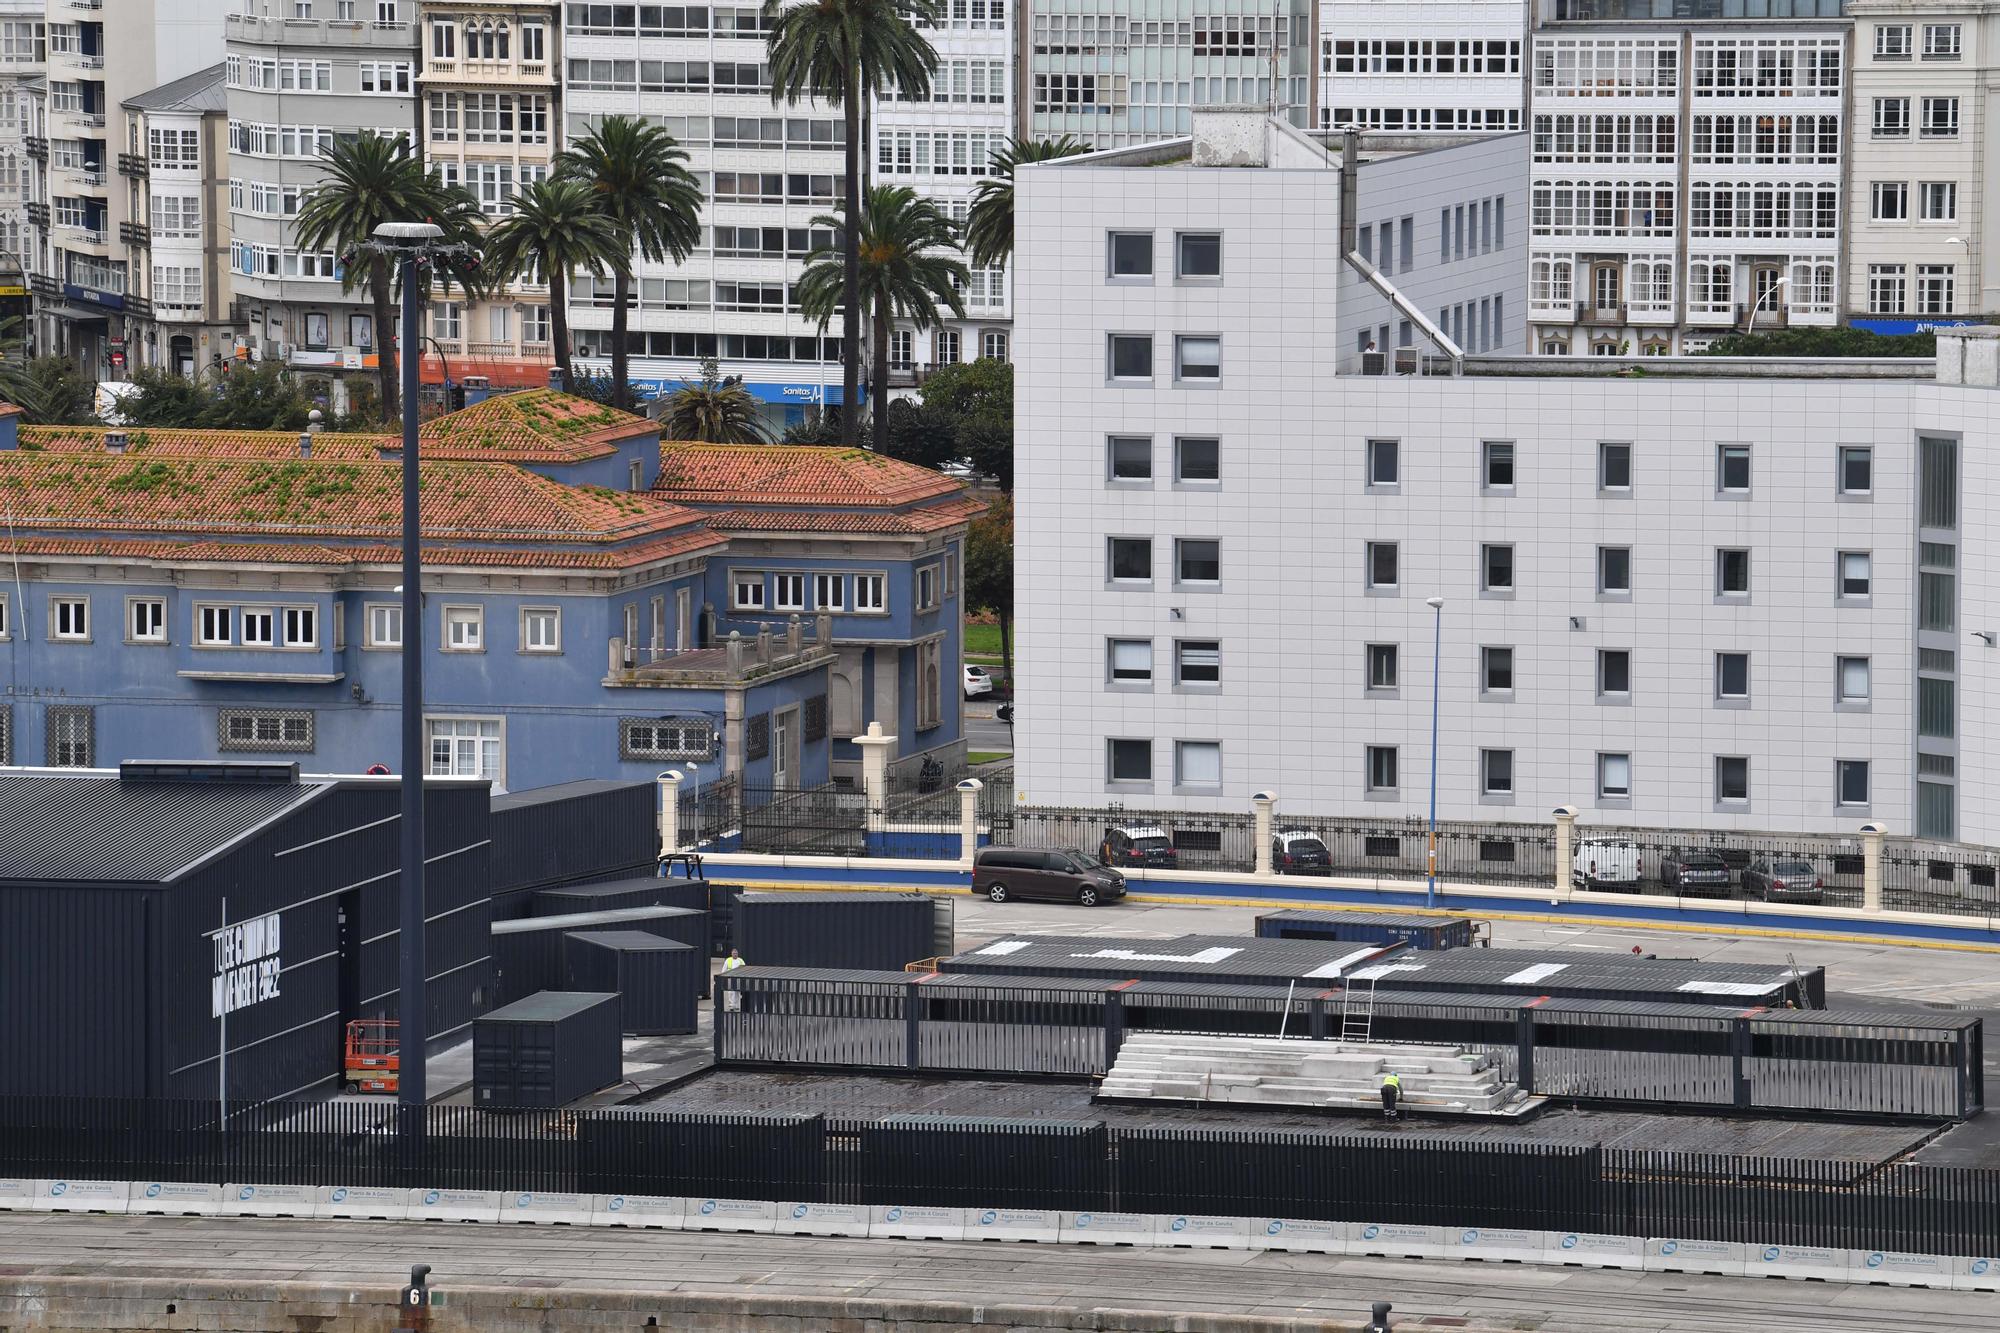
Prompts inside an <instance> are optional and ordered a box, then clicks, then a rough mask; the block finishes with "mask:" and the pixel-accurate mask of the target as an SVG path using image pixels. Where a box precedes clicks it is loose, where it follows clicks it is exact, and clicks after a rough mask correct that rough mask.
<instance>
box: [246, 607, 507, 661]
mask: <svg viewBox="0 0 2000 1333" xmlns="http://www.w3.org/2000/svg"><path fill="white" fill-rule="evenodd" d="M244 625H245V629H244V633H245V634H246V635H247V634H248V633H249V629H248V626H249V617H248V616H247V615H246V616H245V617H244ZM485 647H486V613H485V611H483V610H482V609H480V608H479V607H476V606H447V607H446V608H445V609H444V650H445V651H446V652H448V653H476V652H481V651H483V650H484V649H485Z"/></svg>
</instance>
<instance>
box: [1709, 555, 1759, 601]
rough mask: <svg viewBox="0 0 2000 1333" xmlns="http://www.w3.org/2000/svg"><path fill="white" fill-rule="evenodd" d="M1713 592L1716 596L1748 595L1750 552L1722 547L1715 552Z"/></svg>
mask: <svg viewBox="0 0 2000 1333" xmlns="http://www.w3.org/2000/svg"><path fill="white" fill-rule="evenodd" d="M1715 593H1716V596H1718V597H1748V596H1749V595H1750V553H1749V552H1748V551H1745V550H1741V549H1730V548H1727V547H1725V548H1723V549H1721V550H1718V551H1717V552H1716V553H1715Z"/></svg>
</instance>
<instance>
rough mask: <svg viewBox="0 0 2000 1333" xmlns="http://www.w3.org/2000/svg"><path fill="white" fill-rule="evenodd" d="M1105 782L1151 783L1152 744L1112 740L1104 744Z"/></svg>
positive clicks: (1139, 741) (1138, 741)
mask: <svg viewBox="0 0 2000 1333" xmlns="http://www.w3.org/2000/svg"><path fill="white" fill-rule="evenodd" d="M1105 750H1106V754H1105V775H1104V776H1105V780H1106V781H1107V782H1151V781H1152V780H1153V743H1152V742H1151V741H1143V740H1121V739H1115V738H1114V739H1112V740H1110V741H1107V742H1106V743H1105Z"/></svg>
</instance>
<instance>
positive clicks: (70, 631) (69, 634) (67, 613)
mask: <svg viewBox="0 0 2000 1333" xmlns="http://www.w3.org/2000/svg"><path fill="white" fill-rule="evenodd" d="M49 622H50V624H49V637H51V638H55V639H69V640H71V641H73V642H75V641H82V640H87V639H88V638H90V599H89V598H88V597H52V598H50V599H49Z"/></svg>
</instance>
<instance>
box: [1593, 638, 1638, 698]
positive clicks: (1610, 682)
mask: <svg viewBox="0 0 2000 1333" xmlns="http://www.w3.org/2000/svg"><path fill="white" fill-rule="evenodd" d="M1597 692H1598V693H1599V694H1609V695H1620V696H1622V695H1627V694H1630V693H1631V692H1632V650H1631V649H1629V648H1599V649H1598V650H1597Z"/></svg>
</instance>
